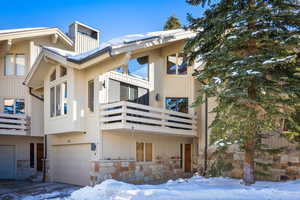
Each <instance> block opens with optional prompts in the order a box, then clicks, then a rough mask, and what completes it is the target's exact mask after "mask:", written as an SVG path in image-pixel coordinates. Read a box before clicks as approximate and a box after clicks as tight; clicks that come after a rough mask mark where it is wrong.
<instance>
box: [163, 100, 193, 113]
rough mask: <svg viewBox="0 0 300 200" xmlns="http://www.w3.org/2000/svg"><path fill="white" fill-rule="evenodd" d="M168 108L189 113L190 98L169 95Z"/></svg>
mask: <svg viewBox="0 0 300 200" xmlns="http://www.w3.org/2000/svg"><path fill="white" fill-rule="evenodd" d="M166 109H168V110H173V111H176V112H183V113H188V98H175V97H167V98H166Z"/></svg>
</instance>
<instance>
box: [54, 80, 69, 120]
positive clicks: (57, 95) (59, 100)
mask: <svg viewBox="0 0 300 200" xmlns="http://www.w3.org/2000/svg"><path fill="white" fill-rule="evenodd" d="M67 88H68V87H67V82H63V83H60V84H57V85H56V86H53V87H51V88H50V117H55V116H60V115H66V114H67V112H68V104H67V97H68V90H67Z"/></svg>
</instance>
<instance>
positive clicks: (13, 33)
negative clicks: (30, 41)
mask: <svg viewBox="0 0 300 200" xmlns="http://www.w3.org/2000/svg"><path fill="white" fill-rule="evenodd" d="M52 34H57V35H58V36H59V37H60V38H61V39H62V41H63V42H64V43H66V44H67V45H68V46H70V47H73V41H72V40H71V39H70V38H69V37H68V36H67V35H66V34H65V33H63V32H62V31H61V30H60V29H59V28H55V27H54V28H53V27H37V28H19V29H6V30H0V41H4V40H16V39H25V38H32V37H41V36H45V35H52Z"/></svg>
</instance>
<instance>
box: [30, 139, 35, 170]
mask: <svg viewBox="0 0 300 200" xmlns="http://www.w3.org/2000/svg"><path fill="white" fill-rule="evenodd" d="M30 168H34V143H30Z"/></svg>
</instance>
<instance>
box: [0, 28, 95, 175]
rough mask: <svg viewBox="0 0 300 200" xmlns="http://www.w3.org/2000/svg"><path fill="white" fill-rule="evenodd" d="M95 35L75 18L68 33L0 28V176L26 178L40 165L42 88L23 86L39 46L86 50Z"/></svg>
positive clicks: (42, 139) (53, 29) (93, 43)
mask: <svg viewBox="0 0 300 200" xmlns="http://www.w3.org/2000/svg"><path fill="white" fill-rule="evenodd" d="M89 34H90V35H92V37H91V36H89ZM98 37H99V32H98V31H96V30H94V29H92V28H90V27H88V26H86V25H84V24H81V23H79V22H75V23H73V24H71V25H70V27H69V33H68V34H65V33H63V32H62V31H61V30H59V29H58V28H48V27H40V28H24V29H9V30H0V179H25V178H28V177H30V176H32V175H35V174H37V172H41V171H42V169H43V157H44V103H43V101H41V100H42V99H43V98H42V97H41V96H40V95H41V94H42V93H43V88H35V91H34V92H33V91H32V89H31V88H28V87H26V86H25V85H23V82H24V80H25V77H26V74H27V73H28V72H29V71H30V69H31V67H32V66H33V64H34V62H35V60H36V58H37V56H38V55H39V53H40V51H41V50H42V49H41V46H42V45H47V46H49V47H56V48H59V49H64V50H69V51H75V52H84V51H87V50H90V49H93V48H97V47H98V44H99V39H98Z"/></svg>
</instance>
